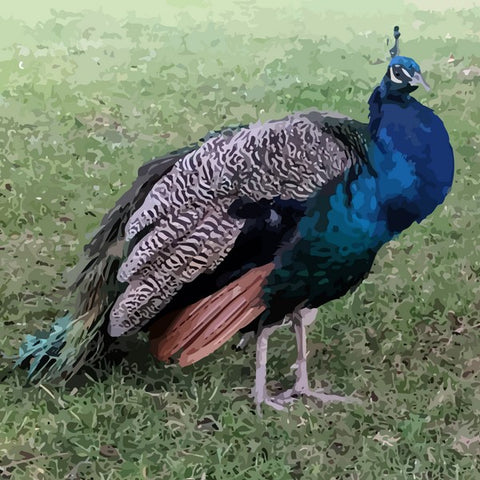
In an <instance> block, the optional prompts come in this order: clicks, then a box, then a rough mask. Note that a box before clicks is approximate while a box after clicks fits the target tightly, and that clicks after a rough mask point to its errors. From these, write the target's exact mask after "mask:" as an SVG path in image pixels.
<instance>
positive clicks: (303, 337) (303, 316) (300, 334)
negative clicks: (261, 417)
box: [269, 309, 359, 408]
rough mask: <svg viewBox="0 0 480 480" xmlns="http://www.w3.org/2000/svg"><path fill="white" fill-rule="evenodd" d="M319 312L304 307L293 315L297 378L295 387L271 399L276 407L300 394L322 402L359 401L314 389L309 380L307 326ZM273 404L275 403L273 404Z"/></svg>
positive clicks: (291, 400)
mask: <svg viewBox="0 0 480 480" xmlns="http://www.w3.org/2000/svg"><path fill="white" fill-rule="evenodd" d="M316 314H317V310H316V309H315V310H310V309H302V310H301V311H300V312H296V313H295V314H294V317H293V327H294V330H295V337H296V339H297V351H298V355H297V361H296V364H295V367H296V380H295V385H294V386H293V388H291V389H289V390H286V391H285V392H282V393H280V394H279V395H277V396H275V397H273V398H271V399H269V400H270V402H269V404H275V405H276V407H275V408H279V407H283V406H284V405H286V404H289V403H291V402H293V401H295V400H296V399H297V398H298V397H299V396H305V397H311V398H315V399H317V400H320V401H321V402H322V403H327V402H346V403H357V402H359V400H358V399H357V398H354V397H348V396H340V395H331V394H326V393H324V392H323V390H322V389H320V390H312V389H311V388H310V384H309V381H308V372H307V355H308V351H307V332H306V327H307V326H308V325H310V324H311V323H313V321H314V320H315V317H316ZM272 406H273V405H272Z"/></svg>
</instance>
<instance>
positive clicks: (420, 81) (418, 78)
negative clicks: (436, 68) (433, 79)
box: [408, 72, 431, 92]
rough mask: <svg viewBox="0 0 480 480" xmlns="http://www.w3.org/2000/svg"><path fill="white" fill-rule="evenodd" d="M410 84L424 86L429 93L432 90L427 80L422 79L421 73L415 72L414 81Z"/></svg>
mask: <svg viewBox="0 0 480 480" xmlns="http://www.w3.org/2000/svg"><path fill="white" fill-rule="evenodd" d="M408 83H409V84H410V85H423V87H424V88H425V90H426V91H427V92H429V91H430V90H431V88H430V85H429V84H428V83H427V82H426V81H425V79H424V78H423V77H422V74H421V73H419V72H415V73H414V74H413V77H412V79H411V80H410V82H408Z"/></svg>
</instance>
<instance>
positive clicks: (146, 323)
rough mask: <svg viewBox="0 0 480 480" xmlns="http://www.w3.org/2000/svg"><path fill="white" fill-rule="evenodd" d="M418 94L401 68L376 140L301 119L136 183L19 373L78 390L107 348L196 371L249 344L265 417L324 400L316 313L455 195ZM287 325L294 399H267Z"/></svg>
mask: <svg viewBox="0 0 480 480" xmlns="http://www.w3.org/2000/svg"><path fill="white" fill-rule="evenodd" d="M418 84H424V85H425V86H426V84H425V82H424V80H423V77H422V76H421V73H420V67H419V66H418V64H416V62H414V61H413V60H412V59H410V58H407V57H400V56H396V57H394V58H393V59H392V60H391V62H390V64H389V67H388V69H387V73H386V75H385V77H384V78H383V79H382V82H381V84H380V85H379V86H378V87H376V88H375V89H374V91H373V93H372V95H371V97H370V100H369V106H370V119H369V123H368V124H362V123H360V122H356V121H354V120H352V119H350V118H348V117H345V116H342V115H339V114H334V113H326V112H318V111H315V110H312V111H308V112H300V113H296V114H293V115H290V116H288V117H286V118H284V119H282V120H278V121H271V122H267V123H265V124H255V125H251V126H250V127H242V128H239V129H238V130H237V131H230V130H229V131H224V132H220V133H219V134H217V135H215V136H213V137H212V138H210V139H208V140H206V141H205V142H204V143H203V144H202V145H201V146H199V147H196V148H191V149H186V150H185V151H181V152H175V153H173V154H171V155H169V156H166V157H163V158H161V159H155V160H153V161H152V162H150V163H149V164H147V165H146V166H144V167H142V168H141V169H140V171H139V177H138V179H137V180H136V182H135V183H134V185H133V186H132V189H131V190H130V191H129V192H127V193H126V194H125V195H124V196H123V197H122V198H121V199H120V200H119V201H118V202H117V204H116V206H115V208H114V209H113V210H112V211H111V212H110V213H109V214H107V216H106V217H105V219H104V220H103V222H102V226H101V228H100V229H99V231H98V232H97V234H96V236H95V237H94V239H93V240H92V242H91V243H90V244H89V245H87V247H86V248H85V257H86V258H85V262H84V264H83V266H82V267H81V268H80V273H79V275H78V279H77V282H76V283H75V285H74V288H75V289H76V290H77V291H78V292H79V294H78V298H79V302H78V305H77V309H76V314H75V315H73V316H70V317H64V318H63V319H60V320H59V321H57V323H56V324H55V326H54V327H53V329H52V332H51V334H50V336H46V335H43V337H42V336H37V337H33V336H30V337H29V338H28V339H27V342H26V343H25V344H24V346H23V348H22V351H21V358H20V362H24V361H26V360H30V361H31V364H30V374H31V376H32V377H33V378H37V379H38V378H40V377H42V376H47V377H55V376H63V377H68V376H69V375H71V374H72V372H74V371H75V370H76V369H77V368H78V367H79V366H80V365H81V364H82V363H83V362H84V361H86V360H87V359H88V358H89V357H90V356H92V355H93V356H98V355H99V354H101V352H102V346H103V342H104V339H105V338H107V337H108V336H111V337H115V336H120V335H126V334H131V333H135V332H137V331H138V330H140V329H148V330H150V338H151V340H150V342H151V349H152V353H153V354H154V355H155V356H156V357H157V358H159V359H161V360H164V361H167V360H169V359H171V358H175V357H178V361H179V363H180V365H188V364H191V363H194V362H196V361H198V360H199V359H201V358H204V357H205V356H207V355H209V354H210V353H211V352H213V351H214V350H215V349H217V348H218V347H219V346H221V345H222V344H224V343H225V342H226V341H228V339H230V338H231V337H232V336H233V335H234V334H235V333H236V332H238V331H239V330H241V331H243V332H249V331H252V332H255V333H256V334H257V335H258V340H257V377H256V387H255V391H254V395H255V399H256V401H257V404H261V403H262V402H267V403H270V404H271V405H272V406H276V407H279V408H281V407H282V405H283V403H284V402H286V401H288V400H289V399H290V397H291V395H292V394H298V393H303V394H314V392H310V391H309V390H308V381H307V377H306V367H305V365H306V347H305V326H306V325H307V324H308V323H309V322H310V321H311V318H312V315H311V314H308V311H307V310H306V309H316V308H318V307H319V306H321V305H322V304H324V303H326V302H328V301H330V300H332V299H335V298H339V297H340V296H342V295H344V294H345V293H347V292H348V291H349V290H350V289H351V288H352V287H354V286H355V285H357V284H358V283H359V282H361V281H362V279H363V278H364V277H365V276H366V275H367V274H368V272H369V270H370V267H371V265H372V262H373V260H374V258H375V255H376V253H377V251H378V250H379V248H380V247H381V246H382V245H384V244H385V243H386V242H388V241H389V240H390V239H392V238H393V237H395V235H397V234H399V233H400V232H401V231H403V230H404V229H406V228H408V227H409V226H410V225H411V224H412V223H413V222H420V221H421V220H422V219H424V218H425V217H426V216H427V215H429V214H430V213H431V212H432V211H433V210H434V209H435V207H436V206H437V205H439V204H441V203H442V202H443V199H444V198H445V196H446V194H447V192H448V190H449V188H450V186H451V184H452V179H453V152H452V149H451V146H450V143H449V139H448V134H447V132H446V130H445V127H444V125H443V123H442V121H441V120H440V119H439V118H438V117H437V116H436V115H435V113H434V112H433V111H432V110H431V109H429V108H427V107H426V106H424V105H422V104H421V103H419V102H418V101H416V100H415V99H414V98H413V97H411V95H410V94H411V92H412V91H414V90H415V89H416V88H417V86H418ZM307 317H308V321H307V320H306V319H307ZM284 318H287V319H288V318H290V319H291V321H292V322H293V325H294V329H295V332H296V334H297V343H298V348H299V358H298V364H299V365H300V366H302V365H304V366H303V367H299V369H298V371H297V382H296V384H295V387H294V389H292V391H290V392H289V394H290V396H289V395H287V394H283V397H279V398H277V399H271V398H270V397H268V395H267V393H266V387H265V363H266V345H267V340H268V335H269V334H270V333H271V332H272V331H273V329H274V328H275V326H277V325H279V324H281V323H282V321H283V320H284ZM47 343H48V345H47ZM46 347H48V348H46ZM322 395H323V394H322ZM321 398H322V399H323V400H325V401H327V400H328V399H329V398H330V397H328V396H325V395H323V396H321ZM331 398H332V399H335V400H336V399H339V397H336V396H332V397H331Z"/></svg>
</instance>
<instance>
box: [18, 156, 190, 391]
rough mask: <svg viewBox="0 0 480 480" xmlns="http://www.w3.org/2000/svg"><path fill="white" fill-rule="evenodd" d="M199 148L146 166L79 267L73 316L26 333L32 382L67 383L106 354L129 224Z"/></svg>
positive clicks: (24, 350) (22, 361)
mask: <svg viewBox="0 0 480 480" xmlns="http://www.w3.org/2000/svg"><path fill="white" fill-rule="evenodd" d="M194 148H195V147H188V148H186V149H184V150H179V151H177V152H173V153H171V154H170V155H167V156H165V157H162V158H155V159H153V160H152V161H150V162H149V163H147V164H145V165H144V166H142V167H141V168H140V169H139V172H138V178H137V179H136V180H135V182H134V183H133V185H132V188H131V189H130V190H128V191H127V192H126V193H125V194H124V195H123V196H122V197H121V198H120V200H119V201H118V202H117V203H116V204H115V207H114V208H113V209H112V210H111V211H110V212H109V213H107V214H106V215H105V217H104V219H103V221H102V224H101V226H100V228H99V230H98V231H97V232H96V234H95V236H94V238H93V239H92V241H91V242H90V243H89V244H88V245H87V246H86V247H85V252H84V258H83V259H82V260H81V261H80V263H79V265H78V266H77V267H76V268H75V269H74V271H75V272H76V278H75V280H74V281H73V282H72V284H71V287H70V288H71V291H72V293H73V294H74V295H75V297H76V307H75V308H74V309H73V310H74V312H73V313H70V314H67V315H65V316H63V317H60V318H57V319H56V320H55V322H54V323H53V324H52V327H51V329H50V331H49V332H36V333H35V335H27V337H26V339H25V341H24V342H23V344H22V345H21V347H20V352H19V356H18V358H17V361H16V366H22V367H25V368H28V377H29V379H30V381H32V382H39V381H49V382H54V381H59V380H67V379H68V378H70V377H71V376H72V375H74V374H75V373H76V372H77V371H78V370H79V369H80V368H81V367H82V365H84V364H85V363H86V362H87V361H88V362H89V363H93V362H94V361H95V360H97V359H98V358H99V357H100V356H101V355H102V353H103V352H104V351H105V345H106V344H107V343H108V340H107V338H108V334H107V333H106V325H105V324H106V316H107V315H108V312H109V311H110V308H111V306H112V305H113V302H114V301H115V299H116V297H117V296H118V294H119V293H121V291H122V290H123V287H122V285H121V284H120V283H119V282H118V281H117V278H116V277H117V272H118V268H119V266H120V264H121V262H122V259H123V257H124V255H125V253H126V252H125V250H126V248H127V246H126V245H125V238H124V230H125V225H126V223H127V221H128V219H129V218H130V216H131V215H132V214H133V213H134V212H135V211H136V210H137V209H138V208H140V206H141V205H142V203H143V202H144V200H145V197H146V195H147V194H148V192H149V191H150V190H151V188H152V187H153V185H154V184H155V183H156V182H157V181H158V180H159V179H160V178H161V177H162V176H163V175H165V174H166V173H167V172H168V171H169V170H170V169H171V168H172V166H173V165H174V164H175V162H176V161H178V160H179V159H180V158H182V157H183V156H184V155H185V154H187V153H188V152H190V151H192V150H193V149H194ZM134 240H135V239H134ZM130 243H132V242H130Z"/></svg>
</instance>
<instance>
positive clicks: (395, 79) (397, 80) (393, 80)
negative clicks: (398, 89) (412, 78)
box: [390, 67, 403, 83]
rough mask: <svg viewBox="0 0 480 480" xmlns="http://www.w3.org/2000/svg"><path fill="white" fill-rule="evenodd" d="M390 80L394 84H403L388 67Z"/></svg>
mask: <svg viewBox="0 0 480 480" xmlns="http://www.w3.org/2000/svg"><path fill="white" fill-rule="evenodd" d="M390 80H391V81H392V82H394V83H403V82H402V81H401V80H400V79H399V78H397V77H396V76H395V74H394V73H393V67H390Z"/></svg>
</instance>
